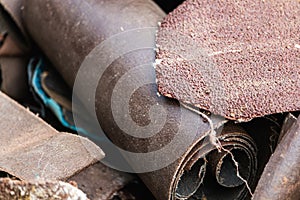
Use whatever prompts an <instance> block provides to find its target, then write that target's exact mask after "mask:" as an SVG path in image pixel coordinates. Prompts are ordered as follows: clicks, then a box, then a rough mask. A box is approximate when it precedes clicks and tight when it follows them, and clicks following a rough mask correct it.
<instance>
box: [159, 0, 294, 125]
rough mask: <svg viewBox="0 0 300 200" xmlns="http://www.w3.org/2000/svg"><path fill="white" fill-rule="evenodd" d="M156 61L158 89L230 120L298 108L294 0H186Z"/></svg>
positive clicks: (163, 28)
mask: <svg viewBox="0 0 300 200" xmlns="http://www.w3.org/2000/svg"><path fill="white" fill-rule="evenodd" d="M155 67H156V76H157V84H158V88H159V91H160V93H162V94H163V95H165V96H167V97H170V98H175V99H178V100H179V101H181V102H185V103H188V104H192V105H194V106H196V107H199V108H201V109H205V110H208V111H210V112H212V113H214V114H218V115H221V116H224V117H226V118H229V119H232V120H239V121H249V120H251V119H252V118H254V117H260V116H264V115H268V114H273V113H280V112H286V111H295V110H300V1H299V0H252V1H250V0H246V1H241V0H187V1H185V2H184V3H183V4H181V5H180V6H179V7H178V8H177V9H175V10H174V11H173V12H172V13H170V14H169V15H168V16H167V17H166V18H165V19H164V20H163V21H162V23H161V24H160V29H159V31H158V33H157V55H156V64H155Z"/></svg>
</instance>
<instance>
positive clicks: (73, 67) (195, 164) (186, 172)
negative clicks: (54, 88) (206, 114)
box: [23, 0, 258, 200]
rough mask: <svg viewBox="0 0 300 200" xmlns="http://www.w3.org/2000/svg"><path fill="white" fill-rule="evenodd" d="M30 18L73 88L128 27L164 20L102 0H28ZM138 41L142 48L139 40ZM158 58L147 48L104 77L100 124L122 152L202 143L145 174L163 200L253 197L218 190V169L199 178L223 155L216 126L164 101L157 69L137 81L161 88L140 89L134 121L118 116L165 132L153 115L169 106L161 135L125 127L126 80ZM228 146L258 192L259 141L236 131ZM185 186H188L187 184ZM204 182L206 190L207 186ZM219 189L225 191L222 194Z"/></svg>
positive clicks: (148, 9) (154, 12)
mask: <svg viewBox="0 0 300 200" xmlns="http://www.w3.org/2000/svg"><path fill="white" fill-rule="evenodd" d="M92 8H93V9H92ZM123 8H126V9H123ZM65 10H72V12H65ZM23 14H24V21H25V26H26V28H27V29H28V31H29V33H30V35H31V36H32V38H33V39H34V40H35V42H36V43H37V44H38V45H39V46H40V47H41V49H42V50H43V51H44V53H45V54H46V55H47V57H48V58H49V59H50V61H51V62H52V63H53V64H54V67H55V68H56V69H57V70H58V71H59V73H60V74H61V75H62V76H63V78H64V79H65V81H66V82H67V83H68V85H69V86H71V87H72V86H73V84H74V81H75V78H76V74H77V72H78V70H79V67H80V65H81V63H82V62H83V60H84V59H85V58H86V56H87V55H88V54H89V53H90V52H91V51H92V50H93V49H94V48H95V47H96V46H97V45H99V44H100V43H101V42H103V41H105V40H106V39H107V38H110V37H111V36H113V35H115V34H119V33H121V32H122V30H121V29H120V27H123V29H124V31H127V30H132V29H136V28H143V27H153V26H154V27H155V26H157V23H158V21H159V20H161V19H162V17H163V16H164V14H163V13H162V11H161V10H160V9H159V8H158V7H157V6H155V5H154V4H153V3H152V2H150V1H147V0H135V1H129V0H125V1H115V0H105V1H101V2H100V1H99V2H98V1H94V0H76V1H74V0H73V1H71V0H65V1H59V0H55V1H53V0H52V1H46V2H41V1H38V0H27V1H26V3H24V11H23ZM83 22H84V23H83ZM76 25H77V26H76ZM74 27H76V28H74ZM151 37H153V36H151ZM154 40H155V39H154V37H153V46H152V48H154V47H155V44H154ZM131 42H132V43H134V42H135V40H134V38H133V40H132V41H131ZM120 45H122V44H120ZM120 47H122V46H120ZM98 59H100V58H98ZM154 59H155V52H153V50H151V49H139V50H136V51H132V52H128V53H127V54H125V55H123V56H121V57H119V58H117V59H116V60H115V61H114V62H113V63H111V64H110V66H109V67H108V68H107V69H105V72H104V74H103V76H102V77H101V79H100V80H99V84H98V88H97V90H96V99H97V101H96V102H95V106H96V110H97V117H98V120H99V123H100V125H101V127H102V129H103V131H104V132H105V133H106V135H108V136H109V138H110V139H111V140H112V141H113V142H114V143H115V144H117V145H118V146H119V147H121V148H123V149H125V150H127V151H130V152H138V153H147V152H149V151H150V152H151V151H155V150H159V149H160V148H161V147H162V146H165V145H167V144H168V143H170V142H171V141H172V139H173V138H174V137H175V136H176V134H178V133H179V131H182V132H183V133H184V134H186V136H189V135H191V134H195V136H196V137H195V139H194V140H193V141H192V142H190V143H188V144H187V146H188V147H187V148H186V149H184V153H183V155H182V156H181V157H180V158H178V159H177V160H176V161H175V162H174V163H172V164H170V165H169V166H167V167H164V168H162V169H158V170H156V171H153V172H149V173H143V174H139V176H140V177H141V178H142V180H143V181H144V183H145V184H146V185H147V186H148V188H149V189H150V190H151V192H152V193H153V194H154V196H155V197H156V198H157V199H161V200H164V199H176V198H178V197H179V196H193V195H195V196H194V198H199V196H200V197H201V196H203V195H204V196H208V197H211V196H215V195H217V196H218V198H222V199H228V200H229V199H230V200H232V199H243V198H244V197H249V193H248V190H247V188H246V187H245V184H240V183H238V186H237V187H232V188H230V189H228V188H227V187H222V186H220V185H218V183H216V182H215V181H210V180H213V177H214V175H212V173H210V172H209V170H210V167H207V173H203V174H202V175H203V176H204V177H205V179H203V180H202V177H199V176H198V175H199V174H198V173H197V172H200V171H201V169H205V161H206V156H207V155H208V154H210V153H212V152H214V151H216V149H215V147H214V146H212V145H211V144H210V143H209V141H208V140H204V137H205V135H206V134H208V133H209V132H210V127H209V124H208V123H207V121H204V120H203V119H202V118H201V117H200V116H199V115H198V114H196V113H194V112H192V111H189V110H187V109H184V108H181V107H180V105H179V104H178V102H177V101H173V100H170V99H168V98H165V97H163V96H160V95H157V85H156V84H155V71H154V69H153V68H152V66H150V68H149V71H147V73H145V74H142V73H139V74H138V75H137V76H135V77H134V78H133V79H134V80H136V79H137V80H139V79H143V78H144V77H150V78H151V80H152V81H153V83H152V84H146V85H143V86H140V87H139V88H137V89H136V90H135V91H134V92H133V93H132V94H131V97H130V103H129V113H130V114H129V115H124V113H122V112H121V110H118V113H117V114H118V116H124V118H123V120H129V119H130V120H134V122H135V123H136V124H137V125H139V126H141V127H143V126H147V125H148V124H150V125H151V126H153V129H157V127H159V126H160V124H159V123H158V122H157V121H159V120H154V122H153V121H152V119H151V115H150V108H151V107H152V106H153V105H161V106H162V107H163V108H164V112H166V119H165V120H166V121H165V123H164V126H163V127H162V128H161V129H159V131H158V132H157V133H156V134H155V135H154V136H152V137H149V138H142V139H141V138H137V137H133V136H131V135H128V134H127V133H126V132H125V131H123V129H121V128H120V127H119V126H118V124H117V123H116V121H115V118H114V115H113V113H112V95H113V92H114V90H115V87H116V85H117V83H118V81H120V79H122V78H124V77H126V73H128V72H129V71H130V70H132V69H134V68H135V67H136V66H142V65H143V64H145V63H152V62H154ZM100 67H101V66H100ZM103 67H105V66H103ZM92 70H93V69H92ZM94 70H95V69H94ZM101 70H102V69H101ZM87 74H88V73H87ZM93 74H95V75H96V74H97V71H96V70H95V71H94V73H93ZM91 77H92V76H87V77H86V79H85V80H84V81H83V83H82V84H83V85H84V86H86V87H83V90H87V89H88V86H90V85H89V84H90V83H89V81H90V79H91ZM125 86H126V85H125ZM126 90H129V89H128V88H125V89H124V90H123V91H121V94H120V95H122V93H123V92H124V93H125V92H126ZM75 92H76V95H77V96H78V97H79V98H81V101H82V102H83V104H85V106H87V107H88V105H89V100H88V99H87V98H88V96H84V95H82V94H84V91H75ZM82 92H83V93H82ZM92 103H94V102H92ZM182 116H185V117H182ZM211 118H212V121H213V123H214V125H215V126H214V128H216V129H217V128H220V126H221V125H223V124H224V123H225V122H226V120H224V119H220V118H216V117H215V116H212V117H211ZM181 121H184V122H185V123H187V124H185V125H186V127H185V128H184V129H180V128H181V125H182V124H181ZM151 122H152V123H151ZM125 126H126V127H125V128H128V127H129V126H130V124H125ZM123 128H124V127H123ZM145 130H146V131H149V132H150V131H151V130H147V129H145ZM218 131H219V132H218V133H220V132H221V130H218ZM183 139H185V138H183ZM220 140H221V141H222V143H223V145H224V147H225V148H228V151H231V150H232V151H233V152H232V153H233V155H236V154H237V159H238V158H239V157H241V156H239V154H240V155H243V156H242V157H245V159H246V160H247V161H246V163H247V166H246V167H245V166H242V165H241V166H240V167H241V168H244V171H245V173H244V175H246V176H245V178H246V179H247V181H248V182H249V184H250V185H251V186H250V187H253V185H252V183H253V180H254V179H255V178H256V177H255V176H256V173H255V171H256V167H257V164H258V163H257V158H256V148H255V144H253V140H252V139H251V137H250V136H249V135H247V134H246V133H245V131H240V130H230V131H228V129H227V131H225V132H224V134H223V135H222V136H220ZM104 151H105V149H104ZM174 154H178V152H177V151H176V150H174V149H172V150H171V151H168V152H167V153H165V154H163V155H162V158H160V159H161V160H153V161H151V162H146V163H147V165H153V166H155V165H157V164H158V163H159V162H163V161H165V160H167V159H169V156H172V155H174ZM164 159H165V160H164ZM217 163H220V162H217ZM226 163H227V162H226ZM230 164H231V167H230V168H231V173H229V175H231V176H232V177H233V178H236V174H235V172H236V171H235V166H232V162H231V161H230V160H229V165H230ZM131 165H132V166H133V167H137V168H138V167H140V165H141V166H143V165H145V163H144V162H143V160H141V161H140V162H137V161H135V162H132V163H131ZM220 165H222V164H220ZM249 166H251V168H249ZM195 170H196V173H195ZM197 170H198V171H197ZM221 171H222V170H221ZM203 172H204V171H203ZM248 175H249V176H248ZM210 177H212V179H210ZM184 179H185V180H187V182H184V181H183V180H184ZM202 181H204V182H205V183H206V184H202V185H199V183H200V184H201V183H202ZM215 187H216V188H218V189H220V190H218V192H216V191H217V190H216V189H215Z"/></svg>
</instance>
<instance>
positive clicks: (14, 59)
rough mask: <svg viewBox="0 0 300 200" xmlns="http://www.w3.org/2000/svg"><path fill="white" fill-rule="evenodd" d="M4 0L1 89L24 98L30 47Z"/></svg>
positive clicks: (0, 21)
mask: <svg viewBox="0 0 300 200" xmlns="http://www.w3.org/2000/svg"><path fill="white" fill-rule="evenodd" d="M4 1H5V0H4ZM4 1H0V69H1V90H2V91H3V92H5V93H6V94H8V95H9V96H10V97H12V98H15V99H18V100H24V99H25V97H27V95H28V85H27V78H26V67H27V62H28V54H29V49H30V48H29V46H28V43H27V41H26V40H25V38H24V36H23V34H22V32H21V31H20V29H19V27H18V26H17V25H16V23H15V21H14V20H13V19H12V17H11V16H10V13H9V12H7V10H6V9H5V7H4V5H3V2H4ZM5 2H6V1H5ZM7 2H9V1H7ZM11 2H16V1H11Z"/></svg>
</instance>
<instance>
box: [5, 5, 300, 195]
mask: <svg viewBox="0 0 300 200" xmlns="http://www.w3.org/2000/svg"><path fill="white" fill-rule="evenodd" d="M3 1H4V0H3ZM4 2H5V1H4ZM179 2H183V3H182V4H181V5H179V6H178V7H177V8H176V9H175V10H174V11H172V12H171V13H169V14H168V15H166V14H165V13H164V12H163V11H162V10H161V8H160V7H159V6H158V5H156V4H155V3H154V2H153V1H151V0H124V1H118V0H102V1H100V0H99V1H98V0H64V1H60V0H45V1H39V0H25V1H21V0H20V1H15V4H13V5H14V6H12V3H4V4H3V5H4V7H5V8H6V10H7V11H8V12H10V13H11V15H12V19H14V20H15V21H16V25H17V26H19V29H20V30H21V31H20V32H22V31H23V30H26V33H24V31H23V33H24V34H25V36H26V37H25V38H27V36H29V37H30V38H32V40H33V42H34V43H35V44H36V45H37V46H38V48H40V49H41V51H42V53H44V54H45V56H46V57H47V58H48V59H49V61H50V62H51V64H52V65H53V67H54V68H55V70H57V72H58V73H59V74H60V75H61V77H62V78H63V79H64V80H63V81H65V82H66V84H67V85H68V87H69V88H71V89H72V92H73V93H72V95H73V99H72V100H73V104H72V107H71V106H70V105H69V104H70V103H68V106H67V107H66V106H64V104H62V103H61V101H60V100H61V99H59V98H57V95H56V92H57V91H60V90H56V89H55V88H51V87H49V84H48V83H51V82H53V81H54V82H57V83H59V82H60V81H62V80H59V81H56V80H57V78H58V77H54V78H53V77H52V78H51V76H47V78H48V79H47V82H45V81H44V82H42V85H41V88H40V89H43V90H45V92H46V93H47V92H49V90H48V89H51V91H50V93H49V94H51V95H49V94H48V97H50V98H52V100H53V101H55V100H56V101H57V103H58V105H59V106H60V107H61V108H62V109H68V110H72V111H73V120H74V126H76V125H80V127H81V128H83V129H85V128H86V130H89V131H88V132H86V133H85V134H84V136H85V137H88V138H89V139H91V140H93V142H95V143H96V144H97V145H98V146H100V147H101V149H102V150H103V151H104V153H105V155H106V157H105V158H103V159H102V162H103V163H104V164H105V165H107V166H109V167H111V168H115V169H118V170H121V171H125V172H136V173H138V175H139V176H140V178H141V180H142V181H143V182H144V183H145V185H146V186H147V187H148V188H149V189H150V191H151V192H152V193H153V195H154V196H155V198H156V199H158V200H165V199H180V200H182V199H191V200H193V199H212V200H214V199H228V200H232V199H250V198H254V199H279V198H280V199H288V198H290V199H298V198H299V192H298V191H299V185H300V184H299V181H300V180H299V176H298V174H300V172H299V170H300V168H299V167H297V166H298V165H299V164H298V163H299V160H300V159H299V156H298V155H300V154H299V153H298V148H297V146H298V143H297V141H299V139H297V138H298V135H299V134H298V132H299V120H298V121H296V117H295V116H293V115H292V114H289V115H287V114H284V113H283V112H291V111H299V110H300V102H299V97H300V93H299V92H300V90H299V89H300V66H299V65H300V57H299V55H300V54H299V53H300V40H299V36H298V35H299V27H300V13H299V12H300V2H299V1H298V0H288V1H283V0H282V1H281V0H274V1H263V0H254V1H251V2H249V1H235V0H225V1H219V0H211V1H208V0H204V1H202V0H186V1H176V3H179ZM160 5H161V7H163V8H164V9H165V10H167V11H169V10H173V9H174V5H175V2H173V3H172V4H168V3H167V1H166V2H164V3H161V4H160ZM9 8H10V9H9ZM12 8H13V9H12ZM14 13H17V14H14ZM51 64H49V66H51ZM49 79H51V80H49ZM45 80H46V79H45ZM43 83H44V85H43ZM50 86H51V85H50ZM68 87H64V90H67V88H68ZM69 92H70V91H66V93H69ZM63 93H64V91H63ZM68 101H69V100H68V99H67V102H68ZM64 102H65V101H64ZM78 105H81V106H82V107H84V109H86V110H87V112H89V114H88V116H87V115H86V114H83V113H82V112H74V111H75V110H76V111H77V107H76V106H78ZM271 114H272V115H271ZM294 114H295V115H297V113H294ZM266 115H269V116H266ZM90 117H92V119H91V118H90ZM93 118H94V119H93ZM246 121H247V122H246ZM237 122H243V123H237ZM282 125H283V126H282ZM75 130H76V129H75ZM52 134H53V135H55V136H56V135H57V137H58V136H60V135H63V136H66V135H64V134H60V133H58V132H53V133H51V134H50V135H51V140H50V139H49V141H50V142H49V143H51V141H52V140H53V139H52ZM79 134H81V133H79ZM53 137H54V136H53ZM68 137H70V136H69V135H68ZM16 138H17V137H16ZM74 138H77V136H76V137H75V136H74ZM42 141H44V140H42ZM278 143H279V144H278ZM25 144H26V145H25ZM45 144H47V143H45ZM277 144H278V146H277ZM24 145H25V146H26V148H27V146H28V148H29V147H30V148H29V150H31V149H32V148H33V147H31V146H30V145H29V144H27V143H24ZM276 146H277V147H276ZM72 147H73V146H72V145H70V147H69V148H72ZM34 148H36V149H38V150H39V148H38V147H36V146H34ZM79 150H80V149H77V151H79ZM72 151H73V150H72ZM51 152H52V151H50V150H49V153H50V154H51ZM81 153H82V152H81ZM272 153H274V154H273V155H272V157H271V158H270V156H271V154H272ZM50 154H49V155H50ZM22 155H23V154H22ZM49 155H48V154H47V156H49ZM72 155H73V156H74V154H72ZM282 155H284V156H283V157H282ZM45 156H46V155H45ZM63 157H65V156H63ZM83 157H84V156H83ZM54 158H56V157H54ZM72 158H73V157H72ZM269 158H270V161H269ZM73 159H75V160H76V159H79V160H80V159H82V156H79V157H78V158H77V157H76V156H74V158H73ZM43 161H44V160H43V159H42V160H41V162H43ZM45 161H47V159H46V160H45ZM71 161H72V162H73V160H71ZM8 163H10V162H8ZM93 163H94V162H93ZM267 163H268V164H267ZM287 163H291V165H290V166H288V165H287ZM266 164H267V165H266ZM2 166H5V163H3V164H2ZM2 166H1V165H0V167H2ZM58 166H60V165H58ZM85 166H86V164H85ZM32 167H33V166H31V167H30V168H32ZM10 168H12V167H11V166H10V167H8V168H7V169H10ZM46 169H47V168H43V170H46ZM70 169H72V168H70ZM6 171H8V170H6ZM79 171H80V170H79ZM272 171H275V172H276V173H278V174H275V175H274V176H273V177H272V178H270V173H272ZM42 172H44V171H42ZM42 172H41V173H42ZM44 173H45V172H44ZM69 173H70V176H71V178H70V176H64V177H65V178H69V180H75V181H78V182H79V186H80V187H81V188H82V189H83V191H84V192H86V193H87V194H88V197H90V198H99V199H113V198H120V199H130V198H132V199H134V198H135V199H146V198H149V199H151V198H154V197H152V196H151V195H147V196H142V197H141V196H138V195H134V193H135V192H132V190H134V188H132V187H136V188H135V189H136V190H140V188H139V187H138V185H135V186H134V184H132V180H133V179H134V178H133V177H132V176H131V175H127V174H126V173H121V172H116V171H114V170H112V169H110V168H108V167H105V166H103V165H102V164H99V163H98V164H96V165H92V166H90V167H89V168H87V169H86V170H84V171H81V173H79V174H78V175H75V176H74V173H72V171H70V172H69ZM21 174H22V173H21ZM50 174H51V173H50ZM98 176H99V179H95V177H98ZM92 177H94V179H93V178H92ZM101 177H102V178H103V181H100V180H101ZM85 178H87V179H85ZM111 182H112V183H111ZM110 183H111V184H110ZM129 183H131V185H130V184H129ZM89 184H93V185H94V186H95V187H87V185H89ZM128 185H129V186H128ZM257 185H258V186H257ZM256 186H257V188H256ZM278 187H281V188H283V189H282V190H277V191H276V188H278ZM99 189H100V190H101V189H102V190H101V191H100V192H99ZM141 190H142V189H141Z"/></svg>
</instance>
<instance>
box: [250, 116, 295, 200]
mask: <svg viewBox="0 0 300 200" xmlns="http://www.w3.org/2000/svg"><path fill="white" fill-rule="evenodd" d="M286 131H287V132H286V133H285V134H284V136H283V138H282V140H281V141H280V143H279V145H278V146H277V148H276V150H275V152H274V154H273V155H272V156H271V158H270V160H269V162H268V164H267V165H266V167H265V170H264V172H263V174H262V176H261V178H260V181H259V183H258V186H257V188H256V191H255V193H254V196H253V200H260V199H264V200H280V199H290V200H296V199H300V165H299V163H300V148H299V147H300V117H299V118H298V120H297V121H296V122H295V123H294V124H293V125H292V126H291V127H290V129H288V130H286Z"/></svg>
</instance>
